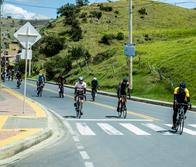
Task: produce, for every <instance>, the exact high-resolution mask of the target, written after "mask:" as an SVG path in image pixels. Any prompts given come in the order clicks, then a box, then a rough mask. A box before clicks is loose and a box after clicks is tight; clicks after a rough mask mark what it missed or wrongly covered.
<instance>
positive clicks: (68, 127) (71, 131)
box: [63, 121, 75, 135]
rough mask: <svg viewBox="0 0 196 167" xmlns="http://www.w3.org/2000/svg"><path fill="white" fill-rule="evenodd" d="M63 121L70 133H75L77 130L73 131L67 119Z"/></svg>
mask: <svg viewBox="0 0 196 167" xmlns="http://www.w3.org/2000/svg"><path fill="white" fill-rule="evenodd" d="M63 123H64V125H65V126H66V127H67V129H68V131H69V133H70V134H71V135H75V132H74V131H73V129H72V127H71V125H70V124H69V123H68V122H67V121H63Z"/></svg>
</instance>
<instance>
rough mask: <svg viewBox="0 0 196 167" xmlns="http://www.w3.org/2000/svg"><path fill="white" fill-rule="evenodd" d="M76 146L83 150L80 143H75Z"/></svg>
mask: <svg viewBox="0 0 196 167" xmlns="http://www.w3.org/2000/svg"><path fill="white" fill-rule="evenodd" d="M76 147H77V149H78V150H84V146H82V145H81V144H80V143H76Z"/></svg>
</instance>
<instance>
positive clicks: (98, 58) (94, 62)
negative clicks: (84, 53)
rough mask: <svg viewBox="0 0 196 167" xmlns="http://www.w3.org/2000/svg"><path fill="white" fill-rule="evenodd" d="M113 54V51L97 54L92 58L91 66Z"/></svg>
mask: <svg viewBox="0 0 196 167" xmlns="http://www.w3.org/2000/svg"><path fill="white" fill-rule="evenodd" d="M114 54H115V51H114V50H106V51H104V52H101V53H98V54H97V55H96V56H95V57H93V64H99V63H101V62H103V61H104V60H106V59H109V58H110V57H112V56H113V55H114Z"/></svg>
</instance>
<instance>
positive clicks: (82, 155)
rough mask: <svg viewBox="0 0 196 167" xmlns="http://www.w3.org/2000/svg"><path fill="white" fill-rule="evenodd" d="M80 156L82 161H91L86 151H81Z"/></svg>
mask: <svg viewBox="0 0 196 167" xmlns="http://www.w3.org/2000/svg"><path fill="white" fill-rule="evenodd" d="M80 155H81V157H82V159H84V160H86V159H90V157H89V155H88V154H87V152H86V151H80Z"/></svg>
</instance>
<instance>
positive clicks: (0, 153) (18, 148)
mask: <svg viewBox="0 0 196 167" xmlns="http://www.w3.org/2000/svg"><path fill="white" fill-rule="evenodd" d="M52 134H53V132H52V130H51V129H45V130H43V131H41V132H39V133H37V134H36V135H33V136H31V137H29V138H27V139H25V140H23V141H20V142H17V143H14V144H10V145H8V146H5V147H3V148H1V149H0V160H3V159H5V158H9V157H11V156H14V155H16V154H17V153H19V152H22V151H24V150H26V149H28V148H30V147H32V146H34V145H36V144H38V143H40V142H42V141H43V140H46V139H47V138H49V137H50V136H51V135H52Z"/></svg>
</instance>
